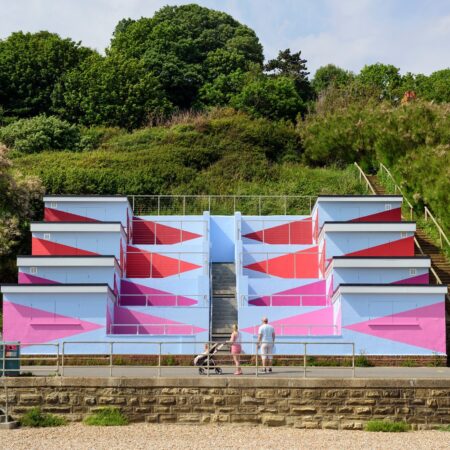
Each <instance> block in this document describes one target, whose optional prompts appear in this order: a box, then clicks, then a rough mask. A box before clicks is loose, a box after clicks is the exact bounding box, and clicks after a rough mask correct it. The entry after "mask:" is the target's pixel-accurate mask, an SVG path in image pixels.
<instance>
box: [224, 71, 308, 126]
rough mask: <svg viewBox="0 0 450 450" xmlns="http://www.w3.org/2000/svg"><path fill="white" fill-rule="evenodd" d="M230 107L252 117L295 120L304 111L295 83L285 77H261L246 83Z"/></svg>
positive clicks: (234, 97)
mask: <svg viewBox="0 0 450 450" xmlns="http://www.w3.org/2000/svg"><path fill="white" fill-rule="evenodd" d="M230 105H231V106H233V107H234V108H236V109H239V110H242V111H246V112H248V113H249V114H251V115H252V116H254V117H267V118H269V119H274V120H279V119H287V120H295V118H296V117H297V114H298V113H299V112H301V111H304V110H305V104H304V102H303V100H302V99H301V98H300V95H299V93H298V91H297V89H296V85H295V81H294V80H293V79H292V78H288V77H285V76H277V77H268V76H265V75H261V76H259V77H257V78H253V79H251V80H250V81H248V82H247V83H246V84H245V86H244V87H243V88H242V91H241V92H239V93H238V94H236V95H234V96H233V97H232V98H231V100H230Z"/></svg>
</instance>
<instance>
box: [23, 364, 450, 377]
mask: <svg viewBox="0 0 450 450" xmlns="http://www.w3.org/2000/svg"><path fill="white" fill-rule="evenodd" d="M22 372H31V373H32V374H33V375H50V374H54V373H55V368H54V367H43V366H41V367H22ZM233 372H234V370H233V368H232V367H223V374H222V375H216V374H215V373H214V371H212V370H211V371H210V376H211V377H213V376H214V377H216V376H221V377H226V376H233ZM243 372H244V375H243V377H254V376H255V368H254V367H253V368H246V367H244V368H243ZM59 373H60V374H61V373H62V370H61V368H60V371H59ZM64 375H65V376H75V377H108V376H110V368H109V367H108V366H93V367H83V366H79V367H72V366H70V367H65V368H64ZM112 375H113V376H115V377H133V378H149V377H157V376H162V377H181V378H191V377H196V376H202V377H205V376H206V375H199V373H198V369H197V368H195V367H164V368H161V372H160V373H159V371H158V368H156V367H125V366H115V367H113V368H112ZM306 376H307V377H308V378H350V377H352V376H353V371H352V369H351V368H348V367H308V368H307V370H306ZM258 377H275V378H302V377H304V371H303V367H275V368H274V371H273V372H272V373H258ZM355 377H357V378H385V379H392V378H449V379H450V368H449V367H356V368H355Z"/></svg>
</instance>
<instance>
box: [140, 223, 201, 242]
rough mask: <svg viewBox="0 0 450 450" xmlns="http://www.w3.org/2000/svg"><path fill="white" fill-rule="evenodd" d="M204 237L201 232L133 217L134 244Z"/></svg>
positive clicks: (181, 240)
mask: <svg viewBox="0 0 450 450" xmlns="http://www.w3.org/2000/svg"><path fill="white" fill-rule="evenodd" d="M199 237H202V236H201V235H200V234H197V233H192V232H190V231H186V230H182V229H180V228H175V227H170V226H168V225H163V224H161V223H156V222H152V221H150V220H142V219H138V218H136V217H135V218H134V219H133V244H149V245H153V244H166V245H167V244H178V243H180V242H184V241H189V240H191V239H197V238H199Z"/></svg>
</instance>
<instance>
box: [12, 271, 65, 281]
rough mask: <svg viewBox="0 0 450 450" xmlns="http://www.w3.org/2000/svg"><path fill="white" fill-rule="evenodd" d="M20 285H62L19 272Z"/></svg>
mask: <svg viewBox="0 0 450 450" xmlns="http://www.w3.org/2000/svg"><path fill="white" fill-rule="evenodd" d="M18 282H19V284H60V283H58V282H57V281H53V280H49V279H48V278H42V277H37V276H36V275H31V274H29V273H25V272H19V279H18Z"/></svg>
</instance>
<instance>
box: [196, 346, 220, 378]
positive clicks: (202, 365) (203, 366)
mask: <svg viewBox="0 0 450 450" xmlns="http://www.w3.org/2000/svg"><path fill="white" fill-rule="evenodd" d="M222 347H223V344H219V343H216V344H212V345H211V346H210V347H208V348H207V349H205V351H204V352H203V353H201V354H200V355H197V356H196V357H195V358H194V366H197V367H198V373H199V374H200V375H204V374H205V373H206V371H207V370H208V360H209V370H214V372H215V373H216V374H217V375H220V374H221V373H222V369H221V368H220V367H217V366H216V361H215V360H214V358H213V355H214V354H216V353H217V352H218V351H219V350H220V349H221V348H222Z"/></svg>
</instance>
